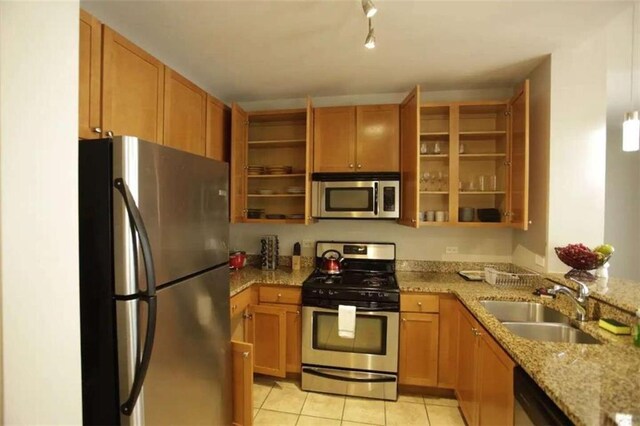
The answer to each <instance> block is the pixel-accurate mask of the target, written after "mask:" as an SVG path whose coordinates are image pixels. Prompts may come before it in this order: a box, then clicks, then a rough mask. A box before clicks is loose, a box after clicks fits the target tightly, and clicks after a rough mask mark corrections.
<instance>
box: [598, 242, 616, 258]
mask: <svg viewBox="0 0 640 426" xmlns="http://www.w3.org/2000/svg"><path fill="white" fill-rule="evenodd" d="M593 251H595V252H598V253H602V254H604V255H605V256H611V255H612V254H613V252H614V251H615V249H614V248H613V246H612V245H611V244H601V245H599V246H598V247H596V248H594V249H593Z"/></svg>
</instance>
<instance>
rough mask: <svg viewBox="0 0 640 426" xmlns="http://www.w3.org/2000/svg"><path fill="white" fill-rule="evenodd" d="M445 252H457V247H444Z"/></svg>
mask: <svg viewBox="0 0 640 426" xmlns="http://www.w3.org/2000/svg"><path fill="white" fill-rule="evenodd" d="M445 253H446V254H458V247H447V248H446V249H445Z"/></svg>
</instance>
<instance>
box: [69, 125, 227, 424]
mask: <svg viewBox="0 0 640 426" xmlns="http://www.w3.org/2000/svg"><path fill="white" fill-rule="evenodd" d="M227 192H228V166H227V164H226V163H222V162H219V161H214V160H210V159H207V158H204V157H200V156H197V155H192V154H188V153H185V152H182V151H178V150H175V149H172V148H168V147H165V146H162V145H158V144H155V143H150V142H145V141H142V140H139V139H137V138H135V137H128V136H123V137H116V138H113V139H99V140H91V141H80V148H79V212H80V227H79V233H80V235H79V237H80V238H79V240H80V303H81V306H80V312H81V337H82V341H81V348H82V386H83V389H82V390H83V395H82V397H83V419H84V423H85V424H132V425H142V424H147V425H159V424H171V425H176V424H183V425H184V424H209V425H229V424H231V351H230V326H229V268H228V264H227V262H228V253H229V251H228V235H229V225H228V196H227ZM60 344H64V342H60Z"/></svg>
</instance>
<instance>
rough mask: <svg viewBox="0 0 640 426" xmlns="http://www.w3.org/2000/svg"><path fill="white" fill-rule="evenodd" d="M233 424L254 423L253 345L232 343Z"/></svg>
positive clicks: (245, 424)
mask: <svg viewBox="0 0 640 426" xmlns="http://www.w3.org/2000/svg"><path fill="white" fill-rule="evenodd" d="M231 352H232V356H231V364H232V381H233V385H232V388H233V390H232V392H233V395H232V396H233V424H234V425H242V426H248V425H251V424H252V423H253V401H252V400H253V345H251V344H250V343H244V342H236V341H231Z"/></svg>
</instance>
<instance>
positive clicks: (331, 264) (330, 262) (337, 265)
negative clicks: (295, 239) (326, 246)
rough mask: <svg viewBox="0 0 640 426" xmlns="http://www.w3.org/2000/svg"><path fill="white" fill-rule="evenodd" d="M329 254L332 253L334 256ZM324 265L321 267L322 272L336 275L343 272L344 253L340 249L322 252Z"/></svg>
mask: <svg viewBox="0 0 640 426" xmlns="http://www.w3.org/2000/svg"><path fill="white" fill-rule="evenodd" d="M327 254H332V256H331V255H330V256H327ZM321 257H322V266H321V267H320V272H322V273H325V274H329V275H335V274H339V273H341V272H342V261H343V260H344V258H343V257H342V254H341V253H340V252H339V251H338V250H327V251H325V252H324V253H322V256H321Z"/></svg>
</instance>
